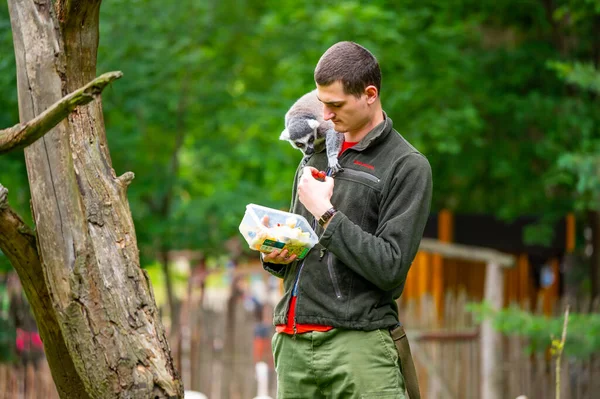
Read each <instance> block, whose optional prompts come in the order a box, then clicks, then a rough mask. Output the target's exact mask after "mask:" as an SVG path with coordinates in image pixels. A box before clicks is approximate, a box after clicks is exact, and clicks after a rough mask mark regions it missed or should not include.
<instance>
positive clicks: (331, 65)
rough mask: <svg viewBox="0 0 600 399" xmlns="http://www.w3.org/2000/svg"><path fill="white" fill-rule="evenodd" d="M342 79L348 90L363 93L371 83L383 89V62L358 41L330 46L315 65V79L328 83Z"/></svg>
mask: <svg viewBox="0 0 600 399" xmlns="http://www.w3.org/2000/svg"><path fill="white" fill-rule="evenodd" d="M338 80H339V81H341V82H342V85H343V87H344V92H345V93H346V94H353V95H355V96H357V97H358V96H360V95H361V94H363V92H364V90H365V88H366V87H367V86H369V85H373V86H375V87H377V92H380V91H381V69H379V62H377V59H376V58H375V56H374V55H373V54H371V52H370V51H369V50H367V49H366V48H364V47H363V46H361V45H359V44H356V43H354V42H339V43H336V44H334V45H333V46H331V47H329V49H327V51H325V53H324V54H323V55H322V56H321V59H320V60H319V62H318V63H317V67H316V68H315V82H316V83H317V84H318V85H320V86H328V85H330V84H332V83H334V82H336V81H338Z"/></svg>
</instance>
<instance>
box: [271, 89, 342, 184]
mask: <svg viewBox="0 0 600 399" xmlns="http://www.w3.org/2000/svg"><path fill="white" fill-rule="evenodd" d="M323 137H324V138H325V146H326V148H327V163H328V166H329V168H330V170H331V173H330V174H331V175H334V174H336V173H338V172H340V171H341V170H342V167H341V166H340V164H339V163H338V154H339V152H340V149H341V147H342V142H343V141H344V135H343V134H342V133H338V132H336V131H335V129H334V128H333V122H331V121H326V120H324V119H323V104H322V103H321V102H320V101H319V98H318V97H317V91H316V90H313V91H311V92H309V93H306V94H305V95H303V96H302V97H300V98H299V99H298V100H297V101H296V102H295V103H294V105H292V106H291V108H290V109H289V110H288V112H287V113H286V114H285V129H284V130H283V132H281V135H280V136H279V139H280V140H287V141H289V142H290V144H292V147H294V148H297V149H299V150H300V151H302V153H303V154H304V158H303V159H302V164H301V166H304V165H306V162H308V160H309V159H310V157H311V156H312V154H314V152H315V148H314V146H315V141H317V140H318V139H320V138H323Z"/></svg>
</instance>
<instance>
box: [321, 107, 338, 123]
mask: <svg viewBox="0 0 600 399" xmlns="http://www.w3.org/2000/svg"><path fill="white" fill-rule="evenodd" d="M334 116H335V113H333V112H331V110H330V109H329V108H327V107H326V106H324V107H323V119H325V120H326V121H328V120H330V119H333V117H334Z"/></svg>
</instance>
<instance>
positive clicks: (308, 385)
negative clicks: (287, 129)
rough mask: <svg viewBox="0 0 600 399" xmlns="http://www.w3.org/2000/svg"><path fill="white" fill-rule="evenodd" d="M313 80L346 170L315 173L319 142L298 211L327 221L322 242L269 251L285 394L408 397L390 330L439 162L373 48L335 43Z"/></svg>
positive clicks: (282, 398)
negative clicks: (414, 138)
mask: <svg viewBox="0 0 600 399" xmlns="http://www.w3.org/2000/svg"><path fill="white" fill-rule="evenodd" d="M315 82H316V84H317V92H318V97H319V100H320V101H321V102H322V103H323V113H324V117H325V119H327V120H331V121H332V122H333V123H334V124H335V130H336V131H338V132H345V133H340V134H344V140H345V141H344V145H343V147H342V150H341V152H340V156H339V162H340V165H341V166H342V167H343V168H344V170H343V171H342V172H340V173H338V174H336V175H335V177H334V178H332V177H327V178H326V179H325V181H324V182H321V181H319V180H317V179H315V178H313V177H312V175H311V172H313V171H317V170H324V169H325V168H326V167H327V157H326V153H325V151H323V148H320V149H319V151H318V152H317V153H315V154H314V155H313V156H312V157H311V159H310V160H309V161H308V164H307V166H306V167H304V168H302V169H299V170H298V171H297V173H296V177H295V180H294V186H293V195H292V205H291V211H292V212H294V213H296V214H300V215H303V216H304V217H306V218H307V220H309V221H318V223H314V225H315V231H316V233H317V234H318V235H319V237H320V240H319V243H318V244H317V245H316V246H315V247H314V248H313V249H312V250H311V251H310V252H309V254H308V255H307V256H306V258H305V259H304V260H303V261H297V260H296V257H295V255H292V256H288V254H287V252H286V251H285V250H284V251H282V252H272V253H270V254H268V255H264V256H263V266H264V268H265V269H266V270H267V271H269V272H270V273H272V274H274V275H275V276H278V277H280V278H283V280H284V295H283V298H282V300H281V301H280V303H279V304H278V305H277V307H276V309H275V312H274V323H275V325H276V326H277V331H278V332H277V333H276V334H275V336H274V337H273V340H272V344H273V354H274V358H275V366H276V371H277V382H278V395H277V397H278V398H279V399H286V398H311V399H312V398H371V397H373V398H405V397H406V396H405V392H404V391H405V382H404V378H403V376H402V373H401V372H400V369H399V367H398V352H397V350H396V347H395V345H394V340H393V339H392V337H391V334H390V330H391V329H393V328H394V327H395V326H397V324H398V307H397V304H396V299H397V298H398V297H399V296H400V294H401V293H402V290H403V288H404V283H405V280H406V276H407V274H408V270H409V268H410V265H411V263H412V261H413V259H414V257H415V255H416V252H417V249H418V247H419V242H420V240H421V237H422V234H423V230H424V228H425V223H426V221H427V218H428V216H429V207H430V202H431V185H432V183H431V168H430V166H429V163H428V161H427V159H426V158H425V157H424V156H423V155H421V154H420V153H419V152H418V151H417V150H416V149H415V148H414V147H413V146H411V145H410V144H409V143H408V142H407V141H406V140H405V139H404V138H403V137H402V136H401V135H400V134H398V132H396V131H395V130H394V129H393V128H392V121H391V119H390V118H388V117H387V116H386V114H385V113H384V112H383V109H382V105H381V101H380V98H379V93H380V90H381V88H380V86H381V72H380V69H379V64H378V62H377V60H376V59H375V57H374V56H373V55H372V54H371V53H370V52H369V51H368V50H367V49H365V48H364V47H362V46H360V45H358V44H356V43H352V42H340V43H337V44H335V45H334V46H332V47H331V48H329V49H328V50H327V51H326V52H325V53H324V54H323V56H322V57H321V59H320V60H319V62H318V64H317V67H316V69H315ZM401 366H402V365H401ZM413 399H414V398H413Z"/></svg>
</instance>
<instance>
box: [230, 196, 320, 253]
mask: <svg viewBox="0 0 600 399" xmlns="http://www.w3.org/2000/svg"><path fill="white" fill-rule="evenodd" d="M265 216H267V217H268V220H269V222H268V226H265V225H264V224H263V222H262V221H263V218H264V217H265ZM239 230H240V233H242V235H243V236H244V239H245V240H246V242H247V243H248V246H249V247H250V248H251V249H253V250H256V251H260V252H263V253H270V252H272V251H274V250H276V249H277V250H281V251H283V250H284V249H287V250H288V253H289V254H290V255H292V254H296V256H297V257H298V259H302V258H304V257H305V256H306V254H307V253H308V251H309V250H310V249H311V248H312V247H313V246H314V245H315V244H316V243H317V242H318V241H319V237H318V236H317V235H316V234H315V232H314V230H313V229H312V228H311V227H310V224H309V223H308V221H307V220H306V219H305V218H304V217H303V216H300V215H296V214H293V213H289V212H283V211H280V210H277V209H273V208H268V207H265V206H261V205H256V204H248V205H247V206H246V213H245V214H244V218H243V219H242V222H241V223H240V226H239Z"/></svg>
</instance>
